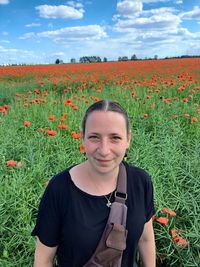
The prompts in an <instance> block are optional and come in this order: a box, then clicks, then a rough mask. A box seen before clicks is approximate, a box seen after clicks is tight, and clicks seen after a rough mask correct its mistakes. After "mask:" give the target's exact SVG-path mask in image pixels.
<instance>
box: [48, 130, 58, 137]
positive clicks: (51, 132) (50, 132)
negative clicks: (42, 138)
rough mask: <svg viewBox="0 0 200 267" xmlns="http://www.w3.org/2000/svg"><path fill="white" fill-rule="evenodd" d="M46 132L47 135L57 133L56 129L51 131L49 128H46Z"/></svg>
mask: <svg viewBox="0 0 200 267" xmlns="http://www.w3.org/2000/svg"><path fill="white" fill-rule="evenodd" d="M46 133H47V134H48V135H49V136H56V135H57V132H56V131H53V130H50V129H46Z"/></svg>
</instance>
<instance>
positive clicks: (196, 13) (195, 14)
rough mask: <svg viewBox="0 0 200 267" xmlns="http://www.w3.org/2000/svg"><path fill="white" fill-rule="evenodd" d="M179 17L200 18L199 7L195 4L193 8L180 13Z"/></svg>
mask: <svg viewBox="0 0 200 267" xmlns="http://www.w3.org/2000/svg"><path fill="white" fill-rule="evenodd" d="M180 17H181V18H182V19H197V20H200V7H198V6H195V7H194V8H193V10H191V11H188V12H183V13H181V14H180Z"/></svg>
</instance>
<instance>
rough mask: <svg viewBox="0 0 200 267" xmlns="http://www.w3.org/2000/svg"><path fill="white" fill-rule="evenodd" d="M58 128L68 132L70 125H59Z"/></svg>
mask: <svg viewBox="0 0 200 267" xmlns="http://www.w3.org/2000/svg"><path fill="white" fill-rule="evenodd" d="M58 128H59V129H65V130H68V125H67V124H59V125H58Z"/></svg>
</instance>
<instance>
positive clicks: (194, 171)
mask: <svg viewBox="0 0 200 267" xmlns="http://www.w3.org/2000/svg"><path fill="white" fill-rule="evenodd" d="M100 99H112V100H117V101H119V102H120V104H122V106H123V107H125V108H126V109H127V111H128V114H129V116H130V120H131V131H132V142H131V147H130V149H129V151H128V156H127V161H128V162H130V163H132V164H135V165H137V166H140V167H142V168H144V169H145V170H147V171H148V172H149V173H150V175H151V177H152V181H153V185H154V195H155V207H156V214H155V217H154V218H153V219H154V222H153V224H154V229H155V235H156V246H157V266H165V267H166V266H170V267H173V266H175V267H182V266H184V267H195V266H196V267H198V266H200V104H199V99H200V59H195V58H193V59H179V60H175V59H173V60H172V59H171V60H149V61H134V62H133V61H131V62H108V63H96V64H63V65H43V66H26V67H25V66H24V67H2V68H0V155H1V157H0V222H1V223H0V266H2V267H13V266H18V267H20V266H21V267H29V266H32V265H33V255H34V246H35V239H34V238H33V237H31V236H30V233H31V231H32V229H33V227H34V224H35V220H36V214H37V208H38V204H39V200H40V197H41V195H42V193H43V191H44V189H45V187H46V186H47V185H48V180H49V179H51V177H52V176H53V175H55V174H56V173H58V172H60V171H62V170H64V169H65V168H66V167H68V166H70V165H72V164H74V163H78V162H81V161H83V160H85V158H84V155H83V152H84V147H83V146H82V141H81V135H80V125H81V118H82V116H83V114H84V111H85V110H86V108H87V107H88V106H89V105H90V104H92V103H94V102H95V101H98V100H100ZM133 227H134V225H133ZM127 267H129V266H127Z"/></svg>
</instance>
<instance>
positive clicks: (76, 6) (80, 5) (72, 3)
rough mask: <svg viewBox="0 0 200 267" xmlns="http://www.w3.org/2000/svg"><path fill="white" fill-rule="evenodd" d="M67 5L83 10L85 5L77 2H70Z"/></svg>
mask: <svg viewBox="0 0 200 267" xmlns="http://www.w3.org/2000/svg"><path fill="white" fill-rule="evenodd" d="M67 5H69V6H72V7H74V8H83V4H82V3H79V2H75V1H68V2H67Z"/></svg>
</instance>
